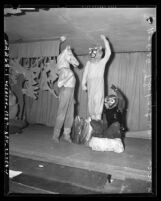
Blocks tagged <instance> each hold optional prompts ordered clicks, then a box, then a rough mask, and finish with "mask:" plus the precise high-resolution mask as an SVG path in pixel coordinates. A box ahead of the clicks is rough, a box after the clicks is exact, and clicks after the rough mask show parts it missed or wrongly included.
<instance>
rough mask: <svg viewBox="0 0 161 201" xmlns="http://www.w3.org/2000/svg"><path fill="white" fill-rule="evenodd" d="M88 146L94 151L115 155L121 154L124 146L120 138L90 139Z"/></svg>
mask: <svg viewBox="0 0 161 201" xmlns="http://www.w3.org/2000/svg"><path fill="white" fill-rule="evenodd" d="M88 145H89V147H91V148H92V150H95V151H114V152H116V153H122V152H123V151H124V146H123V144H122V141H121V139H120V138H115V139H108V138H98V137H92V138H91V140H90V141H89V144H88Z"/></svg>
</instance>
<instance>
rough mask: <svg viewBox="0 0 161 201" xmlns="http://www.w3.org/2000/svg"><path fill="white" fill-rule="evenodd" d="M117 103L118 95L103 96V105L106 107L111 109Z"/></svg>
mask: <svg viewBox="0 0 161 201" xmlns="http://www.w3.org/2000/svg"><path fill="white" fill-rule="evenodd" d="M117 104H118V97H117V96H116V95H114V94H112V95H109V96H106V98H105V107H106V109H112V108H114V107H116V106H117Z"/></svg>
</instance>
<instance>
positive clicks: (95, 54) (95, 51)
mask: <svg viewBox="0 0 161 201" xmlns="http://www.w3.org/2000/svg"><path fill="white" fill-rule="evenodd" d="M102 54H103V52H102V47H101V46H100V47H94V48H89V56H90V57H91V58H92V59H94V58H96V59H101V57H102Z"/></svg>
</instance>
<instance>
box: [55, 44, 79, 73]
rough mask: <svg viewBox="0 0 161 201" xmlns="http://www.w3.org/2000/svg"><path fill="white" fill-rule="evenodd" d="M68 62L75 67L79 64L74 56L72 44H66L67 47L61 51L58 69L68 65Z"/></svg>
mask: <svg viewBox="0 0 161 201" xmlns="http://www.w3.org/2000/svg"><path fill="white" fill-rule="evenodd" d="M66 64H71V65H73V66H74V67H77V66H79V62H78V60H77V59H76V58H75V57H74V55H73V53H72V50H71V48H70V46H66V48H65V49H64V50H63V51H62V52H61V53H60V55H59V56H58V58H57V66H58V69H60V68H62V67H66Z"/></svg>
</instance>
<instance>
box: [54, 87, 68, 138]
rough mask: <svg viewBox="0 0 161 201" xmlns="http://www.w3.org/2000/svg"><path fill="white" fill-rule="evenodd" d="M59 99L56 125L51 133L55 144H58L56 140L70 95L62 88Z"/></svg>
mask: <svg viewBox="0 0 161 201" xmlns="http://www.w3.org/2000/svg"><path fill="white" fill-rule="evenodd" d="M59 97H60V99H59V107H58V111H57V117H56V123H55V127H54V132H53V140H54V141H55V142H59V140H58V138H59V135H60V131H61V128H62V126H63V123H64V119H65V116H66V112H67V109H68V104H69V99H70V94H69V93H68V91H66V88H64V87H63V88H61V89H60V96H59Z"/></svg>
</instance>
